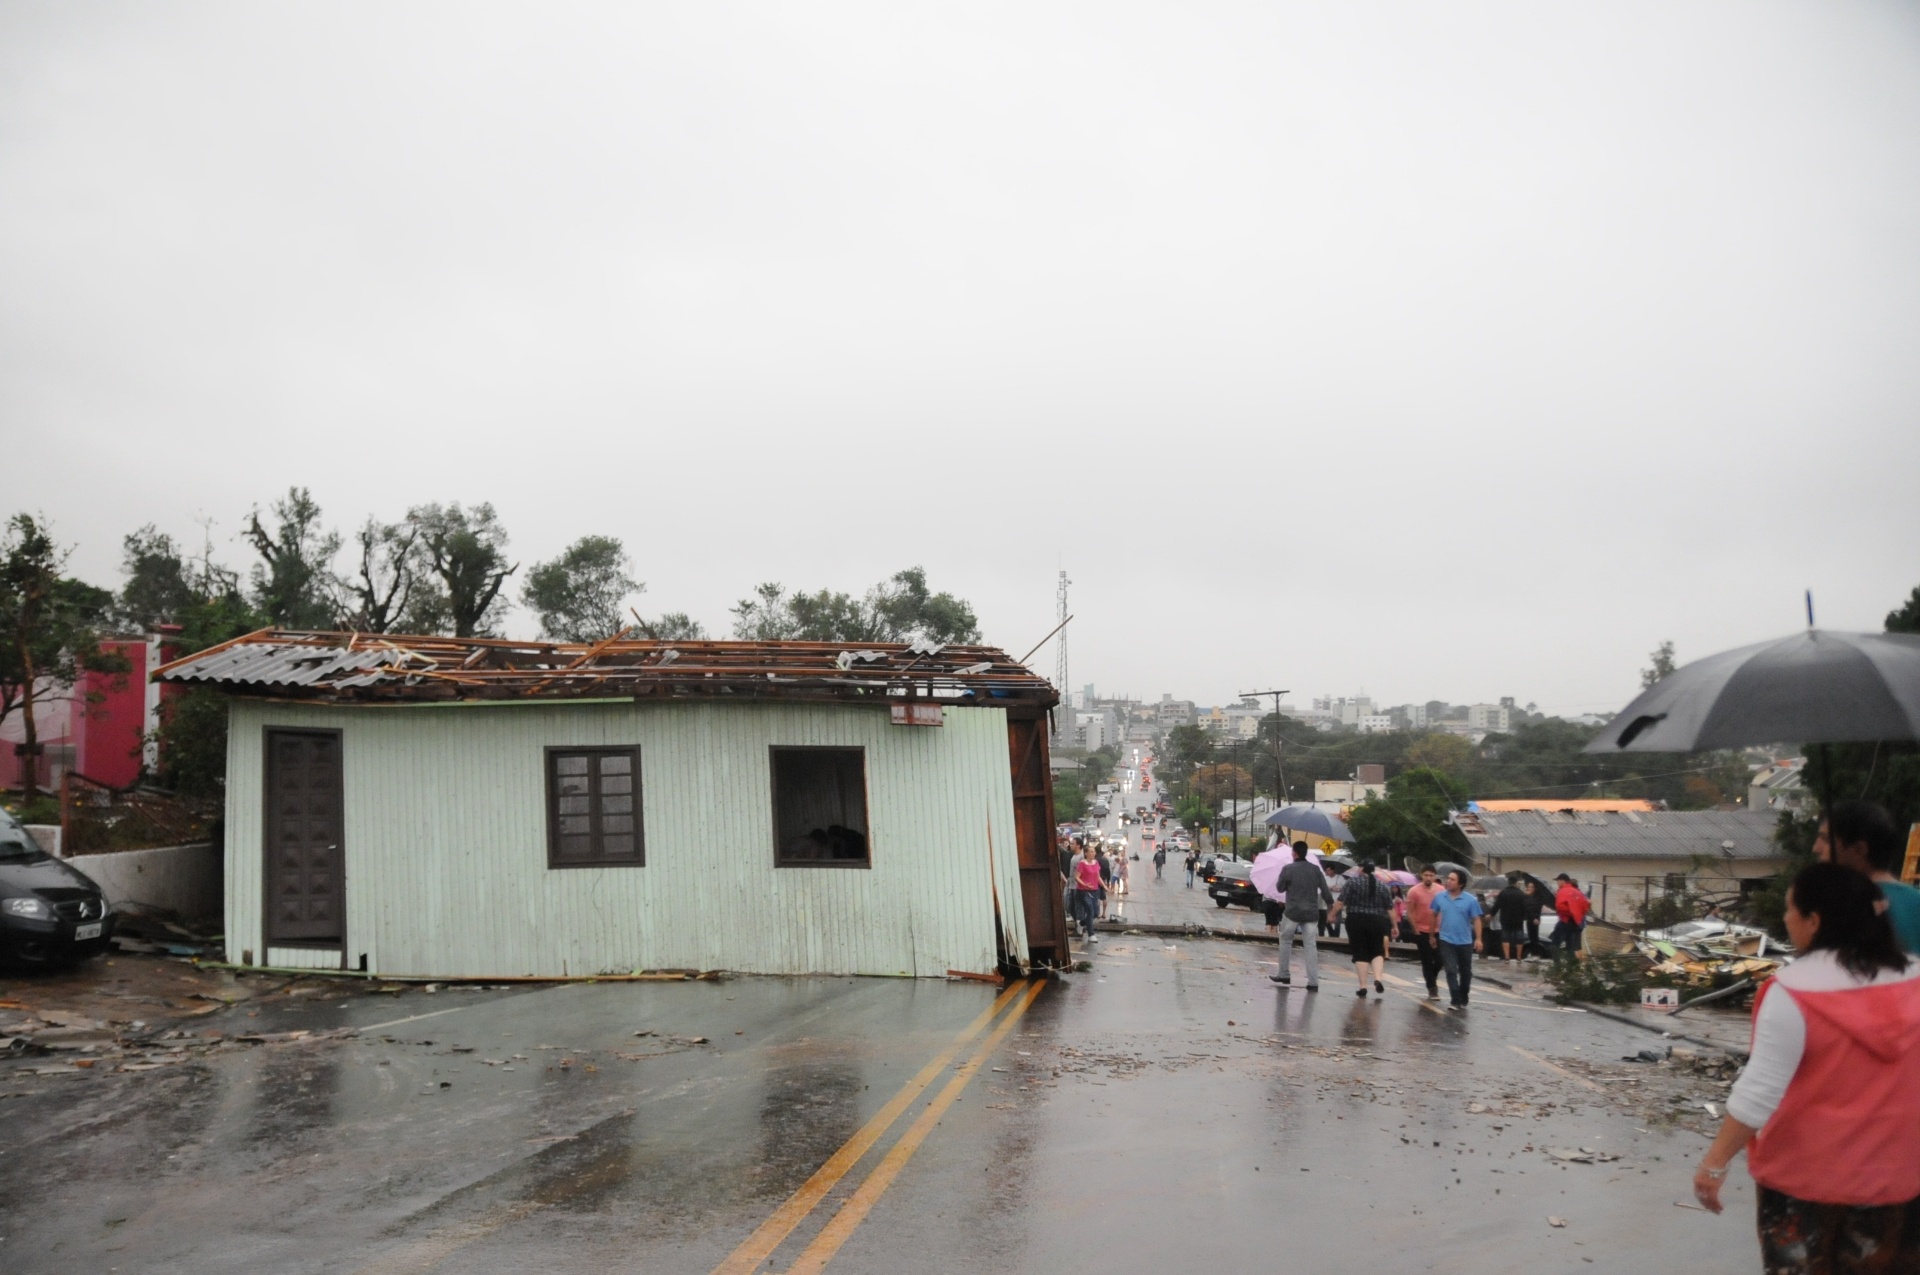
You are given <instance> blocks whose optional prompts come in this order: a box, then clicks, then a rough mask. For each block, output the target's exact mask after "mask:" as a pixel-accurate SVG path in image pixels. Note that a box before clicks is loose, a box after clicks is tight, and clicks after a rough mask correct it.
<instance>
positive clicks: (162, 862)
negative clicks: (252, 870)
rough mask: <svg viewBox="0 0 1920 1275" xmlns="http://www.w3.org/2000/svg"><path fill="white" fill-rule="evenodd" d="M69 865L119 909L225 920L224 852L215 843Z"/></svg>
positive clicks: (95, 857) (77, 859) (86, 857)
mask: <svg viewBox="0 0 1920 1275" xmlns="http://www.w3.org/2000/svg"><path fill="white" fill-rule="evenodd" d="M67 862H68V863H69V864H71V865H72V866H73V867H75V868H78V869H79V870H80V871H81V872H83V873H85V874H86V875H87V876H88V877H89V878H91V879H92V881H93V883H94V884H95V885H97V886H99V887H100V892H101V893H102V894H104V895H106V897H107V902H108V903H109V904H111V905H112V906H113V909H114V910H115V911H124V910H126V909H128V908H133V909H135V910H138V911H154V910H158V911H161V912H172V913H174V914H175V915H177V916H180V917H184V918H186V919H188V920H205V921H217V920H218V919H219V918H220V914H221V907H222V898H221V888H220V849H219V847H218V846H215V845H213V844H212V843H210V842H208V843H202V844H199V845H190V846H166V847H164V848H161V849H157V850H115V851H113V852H111V853H108V854H81V855H75V856H74V857H73V858H71V859H69V860H67Z"/></svg>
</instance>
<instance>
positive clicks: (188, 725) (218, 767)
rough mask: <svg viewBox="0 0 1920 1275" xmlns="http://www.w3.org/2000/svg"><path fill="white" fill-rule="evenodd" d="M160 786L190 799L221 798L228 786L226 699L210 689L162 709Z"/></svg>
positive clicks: (182, 697) (178, 698)
mask: <svg viewBox="0 0 1920 1275" xmlns="http://www.w3.org/2000/svg"><path fill="white" fill-rule="evenodd" d="M158 739H159V744H160V748H159V752H160V773H159V779H160V783H161V784H162V785H163V786H164V787H167V788H171V789H173V790H174V791H175V792H177V793H180V794H182V795H184V796H188V797H218V796H219V795H220V794H221V793H222V792H224V791H225V790H226V785H227V697H226V696H225V695H222V694H221V693H220V692H219V691H216V690H212V689H210V688H208V687H204V686H200V687H194V688H193V689H191V690H189V691H187V692H186V693H185V694H183V695H172V696H168V697H167V698H166V699H165V700H163V701H162V702H161V706H160V729H159V731H158Z"/></svg>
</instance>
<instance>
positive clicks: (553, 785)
mask: <svg viewBox="0 0 1920 1275" xmlns="http://www.w3.org/2000/svg"><path fill="white" fill-rule="evenodd" d="M615 754H625V755H626V756H627V757H629V758H630V759H631V762H632V772H631V773H632V775H633V850H634V853H633V857H632V858H622V859H609V858H606V857H605V856H604V855H603V854H599V853H597V852H598V851H599V847H600V842H601V840H602V838H603V837H604V836H605V835H606V834H604V833H603V832H601V831H599V829H598V827H597V826H596V828H595V829H594V830H593V831H592V832H591V833H590V834H589V835H590V836H591V837H592V838H593V840H594V845H595V850H596V856H595V857H594V858H590V859H563V858H561V857H560V809H559V806H560V792H559V788H560V772H559V771H558V770H557V769H556V768H555V765H554V763H555V762H556V761H558V760H559V759H560V758H562V757H589V758H593V759H595V762H596V764H595V765H593V766H591V767H590V768H589V770H588V773H589V774H590V775H592V776H593V777H594V778H595V779H597V778H598V776H599V767H598V765H597V761H598V759H599V758H601V757H606V756H609V755H615ZM640 762H641V758H640V745H638V744H610V745H609V744H549V745H548V746H547V747H546V748H545V749H544V750H542V753H541V760H540V764H541V766H542V768H543V769H544V771H545V783H544V787H545V790H546V803H547V808H546V819H547V870H548V871H550V872H553V871H564V870H570V869H573V868H644V867H646V866H647V820H646V802H645V800H644V799H645V796H646V782H645V779H644V777H643V775H642V773H641V769H640ZM599 796H600V794H599V793H598V792H597V791H595V792H594V793H593V794H592V797H593V801H594V803H595V805H596V806H597V804H598V800H599ZM590 814H591V817H592V818H593V819H594V820H595V822H596V824H597V822H598V820H599V817H600V815H599V812H598V810H597V809H594V810H592V811H591V812H590Z"/></svg>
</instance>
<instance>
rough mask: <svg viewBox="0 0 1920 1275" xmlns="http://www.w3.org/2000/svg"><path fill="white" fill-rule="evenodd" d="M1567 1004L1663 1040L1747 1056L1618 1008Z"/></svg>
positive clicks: (1740, 1051)
mask: <svg viewBox="0 0 1920 1275" xmlns="http://www.w3.org/2000/svg"><path fill="white" fill-rule="evenodd" d="M1567 1004H1569V1005H1572V1006H1574V1007H1576V1008H1578V1009H1584V1010H1586V1011H1587V1012H1588V1013H1589V1014H1597V1015H1599V1016H1600V1017H1601V1018H1610V1019H1612V1020H1613V1021H1614V1022H1616V1023H1625V1024H1626V1025H1627V1026H1629V1027H1638V1028H1639V1029H1640V1030H1641V1031H1646V1032H1652V1033H1653V1034H1654V1035H1656V1036H1658V1037H1660V1038H1661V1039H1662V1040H1684V1041H1690V1042H1691V1043H1693V1044H1695V1045H1704V1046H1706V1047H1707V1048H1708V1049H1717V1050H1719V1051H1720V1052H1721V1053H1723V1054H1726V1055H1727V1056H1729V1057H1740V1058H1745V1057H1747V1052H1746V1051H1745V1050H1743V1049H1728V1048H1727V1047H1726V1046H1725V1045H1722V1044H1720V1043H1719V1042H1718V1041H1712V1040H1702V1039H1701V1038H1700V1037H1698V1036H1689V1035H1687V1034H1686V1033H1685V1032H1670V1031H1667V1030H1665V1029H1663V1028H1661V1027H1658V1026H1656V1025H1654V1024H1653V1023H1643V1022H1641V1021H1640V1020H1639V1019H1637V1018H1634V1017H1631V1016H1630V1015H1627V1014H1622V1013H1621V1012H1619V1011H1618V1010H1613V1009H1605V1008H1602V1007H1601V1006H1599V1005H1589V1004H1587V1002H1585V1001H1568V1002H1567Z"/></svg>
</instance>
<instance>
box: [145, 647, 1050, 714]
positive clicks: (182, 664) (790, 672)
mask: <svg viewBox="0 0 1920 1275" xmlns="http://www.w3.org/2000/svg"><path fill="white" fill-rule="evenodd" d="M154 677H155V678H156V679H157V680H160V681H166V682H180V683H195V684H200V685H209V686H217V687H220V688H222V689H225V690H230V691H237V692H243V693H251V694H260V693H263V692H272V693H275V694H278V695H282V696H286V697H289V698H299V699H310V700H317V701H338V702H348V701H355V702H361V701H400V702H405V701H435V700H462V699H527V698H540V699H546V698H553V699H567V698H579V697H583V696H626V695H632V696H636V697H638V696H664V697H688V698H721V697H741V696H744V697H747V698H751V699H779V700H821V699H828V700H832V699H843V700H866V701H868V702H875V701H884V700H887V699H905V698H933V699H937V700H943V701H945V702H947V703H959V704H964V703H976V704H991V705H994V706H1000V707H1011V706H1013V705H1016V704H1026V705H1028V706H1031V707H1036V708H1045V707H1050V706H1051V705H1053V704H1054V703H1056V702H1057V701H1058V699H1059V697H1058V695H1057V694H1056V693H1055V691H1054V689H1053V687H1052V686H1051V685H1049V684H1048V683H1047V681H1046V679H1045V678H1042V677H1039V676H1037V675H1036V674H1034V673H1033V672H1032V671H1031V670H1029V669H1028V668H1027V667H1026V666H1025V665H1022V664H1018V663H1015V662H1014V661H1013V660H1012V659H1010V658H1009V657H1008V656H1007V653H1006V652H1005V651H1002V650H1000V649H999V648H997V647H990V646H945V647H942V646H935V645H930V644H925V643H913V644H901V643H884V644H881V643H873V644H867V645H864V646H853V645H851V644H847V643H839V642H629V641H623V640H616V641H608V642H597V643H592V644H584V643H570V642H512V641H506V640H503V639H497V638H449V637H401V636H396V635H393V634H366V633H309V632H293V631H283V630H266V629H263V630H261V631H260V632H257V633H250V634H248V635H247V636H245V637H243V638H238V639H236V640H235V641H233V642H229V643H227V644H225V645H224V646H217V647H214V648H212V649H211V650H207V651H202V652H200V653H199V654H197V655H190V656H188V657H186V658H185V659H181V660H175V661H174V662H173V663H171V664H168V665H165V666H163V667H162V668H159V669H157V670H155V672H154Z"/></svg>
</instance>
